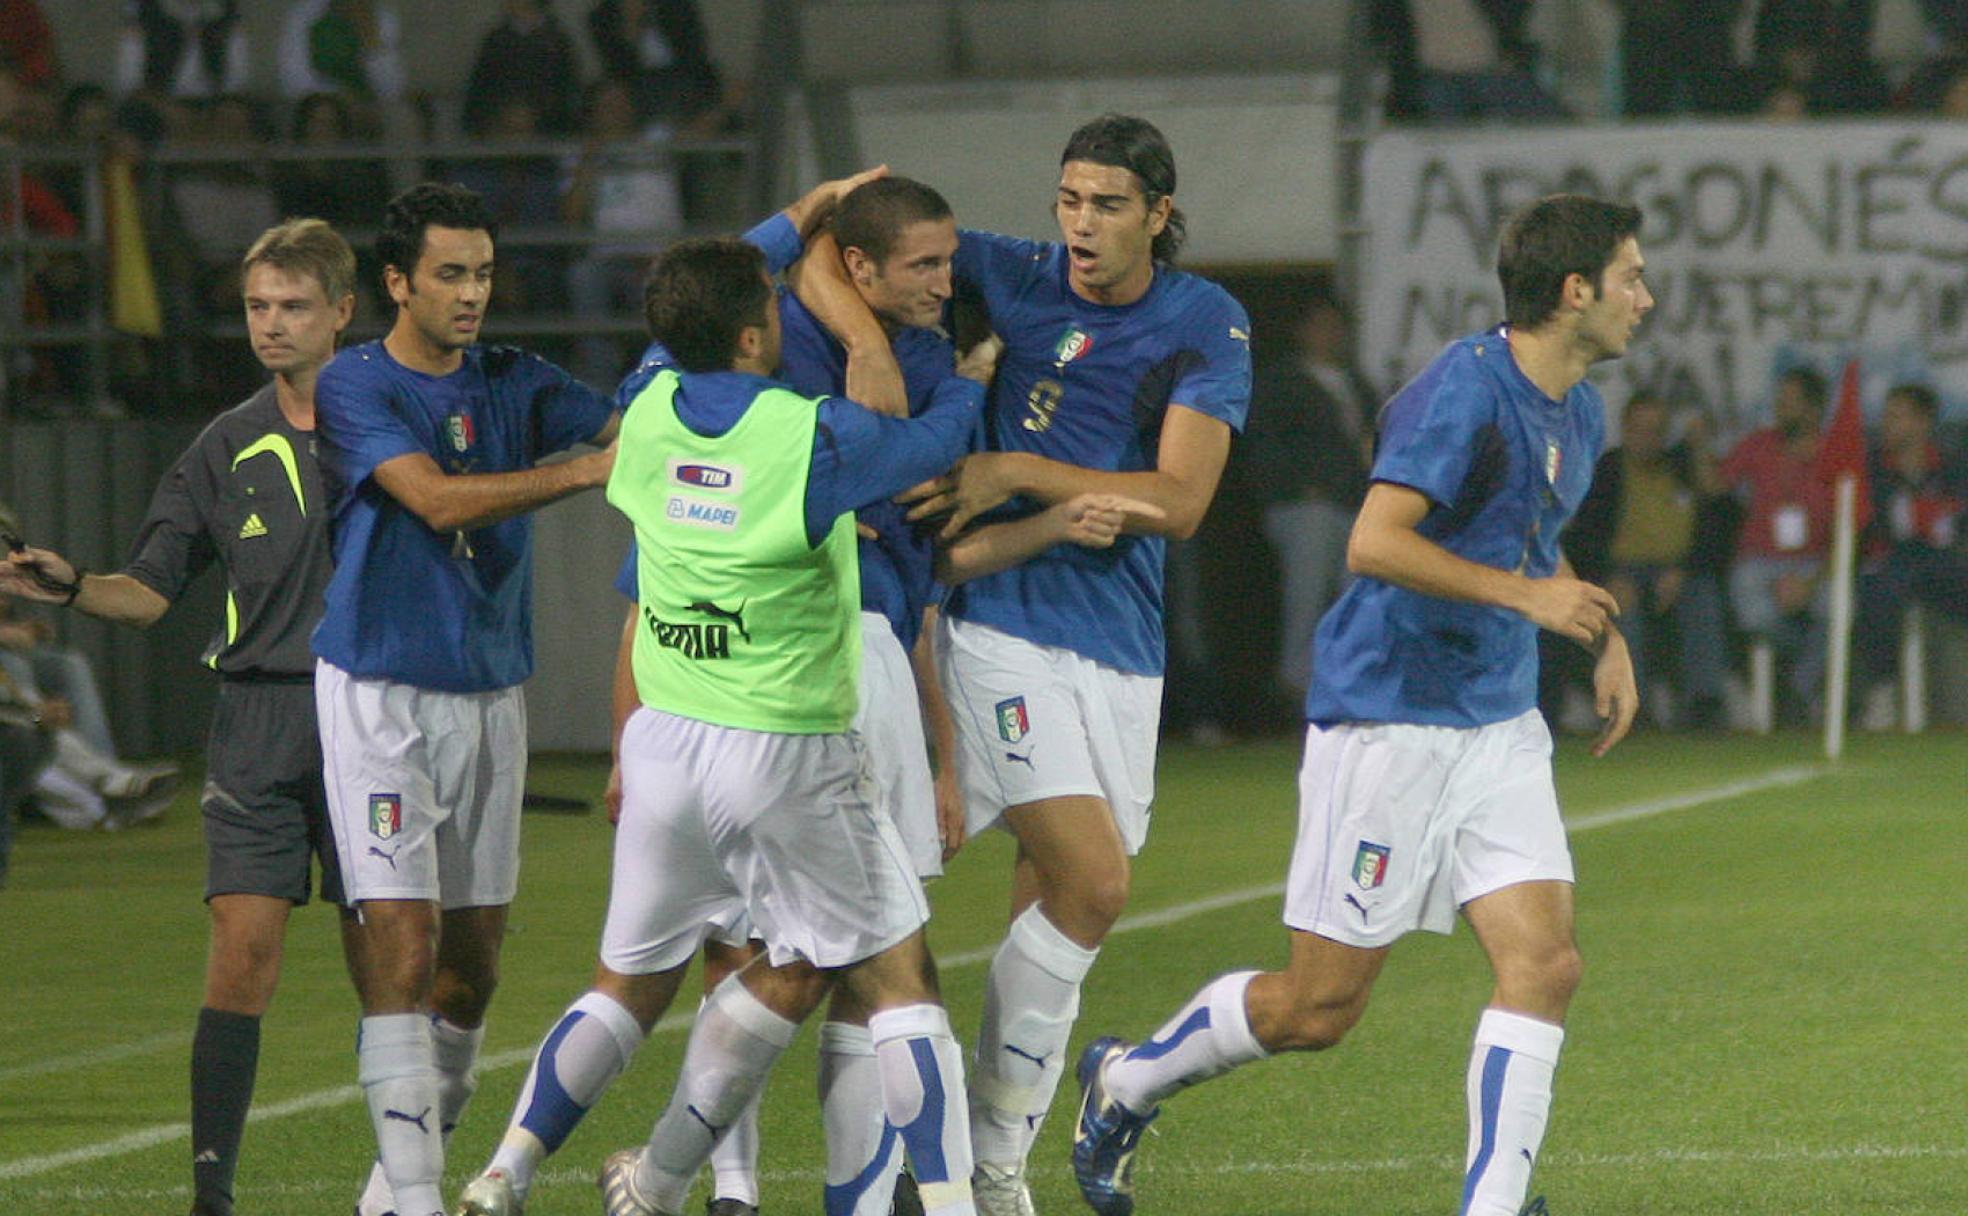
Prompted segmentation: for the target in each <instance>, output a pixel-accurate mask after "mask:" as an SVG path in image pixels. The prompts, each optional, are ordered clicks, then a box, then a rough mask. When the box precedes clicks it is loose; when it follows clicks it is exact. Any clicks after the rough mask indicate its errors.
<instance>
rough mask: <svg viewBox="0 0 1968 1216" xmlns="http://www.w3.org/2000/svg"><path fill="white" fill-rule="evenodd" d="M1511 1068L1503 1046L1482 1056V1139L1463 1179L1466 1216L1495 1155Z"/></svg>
mask: <svg viewBox="0 0 1968 1216" xmlns="http://www.w3.org/2000/svg"><path fill="white" fill-rule="evenodd" d="M1509 1068H1510V1052H1509V1051H1508V1050H1506V1049H1504V1048H1502V1047H1492V1048H1490V1051H1489V1054H1488V1055H1486V1056H1484V1057H1483V1088H1482V1096H1481V1102H1482V1108H1481V1111H1480V1114H1479V1118H1480V1119H1481V1120H1482V1125H1483V1139H1482V1142H1481V1144H1480V1145H1479V1146H1478V1148H1477V1149H1476V1160H1475V1161H1473V1162H1471V1163H1470V1165H1469V1174H1468V1176H1467V1177H1465V1178H1464V1179H1463V1180H1462V1212H1463V1216H1468V1212H1469V1204H1470V1202H1471V1201H1472V1200H1473V1199H1475V1197H1476V1187H1477V1185H1478V1184H1479V1183H1481V1182H1482V1181H1483V1171H1484V1170H1487V1169H1488V1168H1489V1167H1490V1158H1491V1157H1493V1156H1495V1155H1496V1139H1497V1111H1498V1110H1499V1109H1500V1108H1501V1107H1502V1106H1503V1074H1504V1073H1505V1072H1506V1071H1508V1070H1509Z"/></svg>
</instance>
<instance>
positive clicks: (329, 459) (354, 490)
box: [314, 183, 618, 1216]
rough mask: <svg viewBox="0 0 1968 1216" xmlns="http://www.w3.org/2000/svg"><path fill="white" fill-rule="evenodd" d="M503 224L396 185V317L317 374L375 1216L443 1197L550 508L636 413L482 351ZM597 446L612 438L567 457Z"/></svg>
mask: <svg viewBox="0 0 1968 1216" xmlns="http://www.w3.org/2000/svg"><path fill="white" fill-rule="evenodd" d="M493 240H494V227H493V223H492V220H491V218H490V216H489V215H488V213H487V212H486V210H485V207H484V204H483V203H482V202H481V200H480V199H479V197H478V196H477V195H476V194H473V193H472V192H471V191H469V190H467V189H465V188H464V187H462V186H440V185H436V184H433V183H425V184H423V185H419V186H414V187H412V188H411V189H409V190H407V191H405V192H404V193H402V194H400V195H398V196H397V197H396V198H394V199H392V200H391V201H390V204H389V209H388V213H387V215H386V217H385V219H384V223H383V229H382V232H381V234H380V235H379V236H378V238H377V241H376V252H377V260H378V261H379V262H380V263H381V264H382V266H383V281H384V285H385V286H386V287H387V288H388V289H389V293H390V298H391V299H392V300H394V301H395V303H396V306H397V313H396V320H395V322H394V324H393V325H392V326H391V328H390V331H389V333H388V334H387V335H386V336H385V337H383V338H381V339H380V340H378V341H374V342H369V343H365V344H363V345H361V346H357V347H353V348H351V349H349V350H346V351H344V352H342V354H341V355H340V356H339V357H338V358H336V360H335V361H334V362H333V363H331V364H330V365H329V366H328V367H326V368H324V369H323V370H322V373H321V378H320V381H319V383H318V385H317V399H318V406H319V411H320V422H321V436H322V439H323V450H322V460H323V465H324V467H325V469H326V470H327V472H328V473H329V475H330V480H331V481H332V482H333V483H334V484H335V493H336V497H335V500H334V501H335V517H334V519H335V522H334V541H335V543H334V557H335V573H334V577H333V579H332V580H331V581H330V582H329V584H328V590H327V610H326V613H325V614H324V615H323V617H322V621H321V625H320V628H319V629H317V630H316V632H315V637H314V649H315V654H316V655H317V656H318V657H319V659H320V664H319V666H318V668H317V672H316V676H315V696H316V700H317V703H318V708H319V714H320V721H321V743H322V757H323V762H324V764H325V769H326V783H327V787H328V802H329V807H330V812H331V817H332V822H333V824H334V829H335V844H336V847H337V849H338V851H339V855H340V860H341V865H342V875H343V879H344V881H345V883H346V884H347V888H348V896H349V899H350V900H351V902H352V903H353V904H354V906H355V908H356V909H357V912H358V914H359V917H360V920H361V928H360V931H359V936H360V941H361V948H360V950H359V952H358V959H357V967H356V977H355V979H356V992H357V995H358V996H359V997H360V998H361V1003H362V1026H361V1034H360V1035H359V1037H358V1039H357V1047H356V1053H357V1060H358V1068H359V1075H360V1079H361V1083H362V1088H363V1090H364V1093H365V1096H366V1097H367V1099H368V1104H369V1117H370V1121H371V1123H372V1124H373V1125H374V1127H375V1131H376V1143H377V1149H378V1168H377V1169H375V1170H373V1171H372V1172H371V1176H370V1184H369V1188H368V1190H367V1192H366V1193H365V1194H364V1196H363V1199H362V1201H361V1204H360V1206H359V1208H358V1211H359V1212H360V1213H362V1216H372V1214H374V1213H381V1212H390V1211H394V1212H395V1213H396V1214H397V1216H430V1214H431V1213H440V1212H441V1211H442V1209H443V1200H442V1198H441V1197H440V1195H439V1193H438V1183H439V1179H440V1177H441V1176H442V1173H443V1168H444V1135H445V1133H447V1132H448V1131H449V1130H450V1129H451V1128H452V1127H453V1126H455V1124H456V1123H457V1120H458V1117H459V1114H460V1112H462V1110H463V1109H464V1105H465V1103H466V1101H467V1100H469V1098H470V1096H471V1091H472V1088H473V1084H474V1063H475V1061H476V1059H477V1054H478V1045H479V1042H480V1041H481V1039H482V1038H483V1037H484V1027H483V1021H484V1016H485V1009H486V1005H487V1004H488V1002H490V1000H491V998H492V989H493V987H494V985H495V983H496V981H497V970H498V959H499V944H500V940H501V938H502V937H503V936H504V932H505V921H506V908H507V905H508V904H510V903H511V902H512V897H513V892H514V889H515V887H516V885H517V881H518V870H519V812H520V799H521V795H522V793H523V787H524V784H525V775H526V708H525V701H524V698H523V695H522V693H521V691H520V687H519V686H520V684H521V682H522V681H524V680H525V679H526V677H527V676H529V675H530V674H532V668H533V648H532V622H531V612H532V609H531V599H532V585H531V584H532V535H533V529H532V521H531V520H530V519H529V518H527V513H528V512H530V511H532V510H534V509H535V508H537V507H541V506H544V505H546V504H547V503H550V502H554V501H556V500H558V499H561V498H564V497H567V496H568V495H570V494H574V493H578V492H579V491H581V490H584V489H590V488H593V487H596V486H599V485H601V484H602V483H603V482H604V481H606V480H607V477H608V472H609V469H610V468H611V467H612V465H613V462H614V456H615V453H614V448H613V447H612V440H613V438H614V435H615V429H616V425H617V422H618V419H617V417H616V415H615V414H614V412H613V411H612V410H611V409H610V407H609V404H608V400H607V398H605V397H603V396H601V395H600V394H598V393H596V392H594V391H593V390H591V389H589V388H587V387H585V386H583V385H582V384H580V383H579V382H578V381H576V380H574V378H573V377H571V376H570V375H568V374H567V373H566V372H564V371H562V370H561V369H560V368H558V367H555V366H553V365H552V364H550V363H547V362H546V361H544V360H542V359H540V358H538V357H536V356H533V355H529V354H526V353H524V352H522V351H519V350H515V349H513V348H510V347H489V348H486V347H480V346H478V345H477V341H478V331H479V325H480V323H481V321H482V320H483V318H484V315H485V306H486V303H487V300H488V297H489V294H490V289H491V284H492V270H493V260H492V259H493ZM580 443H597V444H611V446H609V447H606V448H604V449H603V450H602V451H599V452H591V453H588V454H585V455H579V456H575V457H573V458H571V459H568V460H564V461H561V462H558V463H553V464H539V463H538V462H539V461H540V459H541V458H542V457H544V456H547V455H549V454H551V453H554V452H558V451H561V450H563V449H566V448H569V447H572V446H574V445H576V444H580Z"/></svg>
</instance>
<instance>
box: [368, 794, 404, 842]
mask: <svg viewBox="0 0 1968 1216" xmlns="http://www.w3.org/2000/svg"><path fill="white" fill-rule="evenodd" d="M402 830H403V795H401V794H371V795H369V834H370V835H371V836H374V837H375V838H376V839H378V840H388V839H389V838H390V837H392V836H394V835H396V834H397V833H398V832H401V831H402Z"/></svg>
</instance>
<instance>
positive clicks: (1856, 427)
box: [1818, 359, 1872, 531]
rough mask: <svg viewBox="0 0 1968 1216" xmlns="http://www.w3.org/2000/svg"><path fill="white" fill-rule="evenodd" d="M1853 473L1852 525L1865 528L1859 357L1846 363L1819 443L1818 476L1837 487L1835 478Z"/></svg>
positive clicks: (1867, 494) (1867, 509)
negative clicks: (1836, 395) (1836, 400)
mask: <svg viewBox="0 0 1968 1216" xmlns="http://www.w3.org/2000/svg"><path fill="white" fill-rule="evenodd" d="M1847 473H1849V474H1851V475H1852V478H1853V484H1854V486H1855V487H1856V490H1857V492H1856V493H1855V494H1854V495H1853V499H1852V506H1853V519H1852V527H1853V529H1854V530H1855V531H1862V530H1864V528H1865V526H1866V524H1867V523H1868V522H1869V521H1870V520H1871V519H1872V490H1871V488H1870V487H1869V486H1868V485H1867V480H1866V441H1865V415H1864V411H1862V410H1860V409H1859V361H1858V360H1857V359H1853V360H1851V361H1850V362H1848V363H1847V364H1846V365H1845V376H1844V378H1843V379H1842V380H1841V381H1840V382H1839V385H1838V408H1837V409H1835V410H1834V411H1833V412H1832V415H1831V426H1830V427H1829V428H1828V429H1827V430H1826V431H1825V435H1824V440H1823V441H1822V442H1821V443H1819V444H1818V477H1819V479H1820V480H1821V481H1823V482H1824V484H1825V485H1826V486H1827V487H1829V488H1831V489H1834V490H1835V489H1836V488H1837V486H1838V479H1839V478H1840V477H1843V476H1845V475H1846V474H1847Z"/></svg>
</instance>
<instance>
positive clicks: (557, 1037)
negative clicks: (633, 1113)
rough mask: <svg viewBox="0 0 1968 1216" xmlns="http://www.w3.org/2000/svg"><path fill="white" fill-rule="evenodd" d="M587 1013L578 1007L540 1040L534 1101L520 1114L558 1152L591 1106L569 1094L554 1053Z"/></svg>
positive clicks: (549, 1148)
mask: <svg viewBox="0 0 1968 1216" xmlns="http://www.w3.org/2000/svg"><path fill="white" fill-rule="evenodd" d="M587 1016H588V1015H587V1014H585V1013H582V1012H580V1011H579V1010H576V1011H575V1012H573V1013H570V1014H568V1015H567V1016H566V1017H564V1018H562V1019H560V1023H559V1024H558V1025H556V1026H555V1027H554V1028H553V1029H552V1030H550V1031H548V1032H547V1041H546V1042H544V1043H542V1044H540V1055H539V1058H538V1060H537V1061H536V1062H535V1066H534V1081H533V1101H532V1102H530V1103H528V1104H527V1107H526V1113H525V1114H523V1115H521V1116H520V1117H519V1125H520V1126H521V1127H523V1128H525V1129H526V1130H527V1131H529V1132H532V1133H533V1134H534V1135H535V1136H537V1137H539V1140H540V1143H541V1144H543V1145H545V1146H546V1149H547V1151H548V1152H549V1153H553V1152H558V1151H559V1150H560V1146H561V1145H563V1144H565V1143H567V1137H569V1136H571V1135H573V1134H574V1129H575V1127H576V1126H578V1125H579V1124H580V1122H581V1117H582V1116H583V1115H585V1114H587V1113H588V1108H587V1107H585V1106H582V1105H581V1104H580V1103H578V1102H576V1101H574V1099H573V1098H572V1097H570V1096H569V1095H568V1093H567V1088H566V1086H564V1085H562V1084H561V1083H560V1074H559V1072H557V1071H556V1070H555V1069H554V1054H555V1053H556V1052H558V1051H559V1050H560V1044H561V1040H563V1039H565V1038H566V1037H567V1036H568V1034H569V1032H571V1031H572V1030H573V1029H574V1027H575V1025H576V1024H578V1023H579V1022H580V1020H581V1019H582V1018H584V1017H587Z"/></svg>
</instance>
